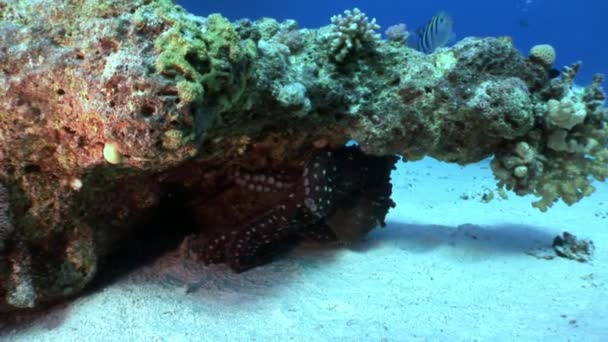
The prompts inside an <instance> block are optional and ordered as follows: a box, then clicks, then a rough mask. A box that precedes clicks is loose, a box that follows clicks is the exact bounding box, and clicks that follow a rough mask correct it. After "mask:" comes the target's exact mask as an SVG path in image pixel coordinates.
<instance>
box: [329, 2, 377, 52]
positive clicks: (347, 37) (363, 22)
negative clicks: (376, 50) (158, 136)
mask: <svg viewBox="0 0 608 342" xmlns="http://www.w3.org/2000/svg"><path fill="white" fill-rule="evenodd" d="M331 23H332V27H331V30H332V32H331V33H330V36H329V39H330V50H331V54H332V56H333V58H334V59H335V60H336V61H337V62H343V61H344V59H346V57H348V55H349V54H351V53H352V52H354V51H356V50H361V49H362V48H364V47H365V46H372V45H373V44H375V43H376V41H377V40H378V39H380V34H377V33H376V30H378V29H379V28H380V26H379V25H378V24H376V18H374V19H372V20H371V21H370V20H369V18H368V17H367V15H365V13H363V12H361V11H360V10H359V9H358V8H355V9H353V10H352V11H350V10H345V11H344V15H341V14H338V15H334V16H333V17H331Z"/></svg>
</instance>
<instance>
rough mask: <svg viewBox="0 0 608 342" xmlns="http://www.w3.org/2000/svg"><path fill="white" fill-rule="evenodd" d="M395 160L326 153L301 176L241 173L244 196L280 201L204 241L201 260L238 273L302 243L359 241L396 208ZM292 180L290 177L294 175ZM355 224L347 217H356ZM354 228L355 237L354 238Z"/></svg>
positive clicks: (353, 151) (350, 150)
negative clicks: (269, 196)
mask: <svg viewBox="0 0 608 342" xmlns="http://www.w3.org/2000/svg"><path fill="white" fill-rule="evenodd" d="M395 162H396V158H394V157H370V156H365V155H364V154H363V153H362V152H361V151H360V150H359V149H358V148H356V147H343V148H341V149H338V150H333V151H330V150H322V151H319V152H318V153H316V154H314V155H313V156H312V157H310V159H309V160H308V161H307V162H306V163H305V164H304V166H303V167H302V169H301V170H300V173H299V174H296V175H295V176H291V177H290V176H289V175H288V174H287V173H278V174H277V173H270V172H265V173H258V174H254V173H250V172H245V171H242V170H238V171H236V172H235V173H234V174H233V178H234V182H235V183H236V184H237V185H238V186H240V187H241V188H242V189H243V190H245V191H251V192H272V193H275V194H273V196H276V197H277V198H278V199H277V200H276V201H275V202H273V203H274V204H273V205H272V206H271V207H270V208H268V209H267V210H266V211H264V212H263V213H262V214H261V215H257V216H256V217H255V218H252V219H249V220H247V221H246V222H244V223H242V224H240V225H239V226H238V227H233V228H232V229H231V230H229V231H227V232H226V233H215V234H213V235H212V236H208V237H206V239H207V243H206V248H205V251H202V254H203V258H202V260H203V261H204V262H206V263H226V264H228V266H230V267H231V268H232V269H233V270H235V271H237V272H241V271H244V270H246V269H249V268H251V267H255V266H257V265H259V264H262V263H265V262H267V261H269V259H270V258H271V257H272V255H273V254H274V253H275V252H276V251H277V250H279V249H280V248H281V247H282V246H285V245H288V244H289V242H291V241H294V240H296V241H297V240H298V239H313V240H316V241H321V242H327V241H336V240H338V239H347V240H351V239H354V238H356V237H360V236H361V235H362V234H364V233H366V232H367V231H369V230H370V229H372V228H373V227H374V226H375V225H377V224H382V225H383V224H384V216H385V215H386V213H387V211H388V209H389V208H390V207H392V206H393V205H394V203H393V202H392V201H391V200H390V193H391V184H390V171H391V170H392V167H393V165H394V163H395ZM290 175H291V174H290ZM354 215H358V216H356V219H351V218H349V217H355V216H354ZM343 225H350V226H352V227H353V232H350V228H349V227H343Z"/></svg>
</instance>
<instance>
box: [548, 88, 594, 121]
mask: <svg viewBox="0 0 608 342" xmlns="http://www.w3.org/2000/svg"><path fill="white" fill-rule="evenodd" d="M586 116H587V108H586V107H585V103H584V102H583V101H582V100H581V99H580V97H578V96H576V95H574V94H569V95H567V96H564V97H563V98H562V99H561V100H559V101H558V100H555V99H551V100H549V101H547V121H548V122H549V123H550V124H552V125H553V126H555V127H558V128H564V129H567V130H569V129H572V127H574V126H575V125H578V124H580V123H582V122H583V121H584V120H585V117H586Z"/></svg>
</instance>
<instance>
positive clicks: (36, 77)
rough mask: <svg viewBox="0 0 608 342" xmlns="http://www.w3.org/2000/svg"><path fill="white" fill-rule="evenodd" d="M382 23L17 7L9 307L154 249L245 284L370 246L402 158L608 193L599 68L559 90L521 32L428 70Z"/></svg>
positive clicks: (10, 87) (0, 56) (2, 18)
mask: <svg viewBox="0 0 608 342" xmlns="http://www.w3.org/2000/svg"><path fill="white" fill-rule="evenodd" d="M43 8H53V11H44V10H42V9H43ZM32 18H35V20H33V19H32ZM378 28H379V26H378V25H377V24H376V23H375V20H369V19H368V18H367V16H366V15H365V14H364V13H362V12H361V11H359V10H357V9H353V10H352V11H346V12H345V13H344V14H343V15H338V16H335V17H334V18H332V20H331V22H330V23H329V25H328V26H326V27H322V28H320V29H299V28H298V27H297V23H296V22H295V21H293V20H287V21H284V22H281V23H279V22H277V21H275V20H273V19H270V18H264V19H260V20H257V21H251V20H240V21H237V22H230V21H228V20H227V19H226V18H224V17H222V16H221V15H219V14H212V15H209V16H207V17H197V16H194V15H192V14H189V13H187V12H186V11H185V10H183V9H182V8H181V7H179V6H176V5H175V4H173V3H172V2H171V1H169V0H135V1H127V2H125V1H122V2H121V1H110V0H102V1H98V0H96V1H93V0H82V1H67V0H66V1H50V0H39V1H35V2H32V1H25V0H16V1H5V0H0V36H1V37H3V38H4V40H3V42H2V43H1V45H0V66H1V67H0V183H1V184H2V187H0V241H1V242H2V244H3V247H2V248H0V312H9V311H13V310H17V309H23V308H29V307H39V306H43V305H45V304H48V303H52V302H54V301H57V300H62V299H64V298H66V297H69V296H72V295H74V294H77V293H79V292H80V291H82V289H84V288H85V287H86V286H87V285H89V284H90V283H91V281H92V279H94V277H95V276H96V275H98V274H104V272H107V270H108V269H109V268H111V267H112V262H111V260H113V259H112V258H118V257H117V255H120V256H121V257H120V258H119V260H120V262H121V263H122V262H125V261H127V260H128V258H126V257H123V256H122V254H120V253H119V251H122V249H120V248H124V247H120V246H125V245H126V246H129V243H133V241H136V242H137V244H138V247H145V246H144V245H145V244H141V243H140V242H139V241H140V238H141V237H142V236H144V237H147V236H153V237H155V238H157V240H161V241H164V240H165V239H163V237H165V236H173V235H176V236H177V237H176V238H175V239H166V240H167V241H182V240H183V239H184V237H185V236H188V238H187V239H186V240H185V242H184V245H185V246H186V247H187V248H186V249H187V250H189V251H191V252H192V253H194V254H195V255H198V256H199V257H200V259H201V260H202V261H204V262H208V263H227V264H228V265H229V266H231V267H232V268H233V269H235V270H237V271H243V270H245V269H248V268H250V267H254V266H256V265H259V264H261V263H264V262H267V261H269V260H270V259H271V258H272V257H273V256H274V255H275V253H276V252H278V251H280V250H283V249H284V248H285V247H286V246H290V245H291V244H293V243H297V242H298V241H300V240H302V239H316V240H322V241H325V242H327V241H340V242H345V243H351V242H354V241H357V240H358V239H359V238H361V237H362V236H363V235H364V234H366V233H367V232H368V231H369V230H370V229H372V228H374V227H375V226H378V225H382V223H383V220H384V217H385V215H386V213H387V211H388V210H389V209H390V208H391V207H392V205H393V203H392V201H391V200H390V194H391V190H392V189H391V183H390V176H389V175H390V170H391V168H392V167H393V165H394V163H395V161H396V157H395V156H397V155H398V156H400V157H402V158H403V159H405V160H408V161H415V160H418V159H421V158H423V157H425V156H430V157H433V158H436V159H438V160H441V161H445V162H453V163H459V164H467V163H472V162H477V161H480V160H483V159H485V158H488V157H492V156H493V158H494V159H493V161H492V162H491V166H492V171H493V172H494V175H495V177H496V178H497V181H498V186H499V187H501V188H503V187H504V188H506V189H509V190H512V191H514V192H515V193H516V194H518V195H526V194H533V195H535V196H537V197H539V200H538V201H537V202H535V203H534V204H533V205H534V206H535V207H537V208H539V209H540V210H543V211H545V210H547V209H548V208H549V207H550V206H551V205H553V203H555V202H556V201H558V200H562V201H564V202H565V203H567V204H573V203H575V202H577V201H579V200H581V199H582V198H583V197H585V196H588V195H590V194H591V193H592V192H593V191H594V188H593V185H592V180H593V179H595V180H598V181H603V180H604V179H605V178H606V176H608V166H607V165H608V148H607V146H608V127H607V125H606V118H607V115H606V109H605V108H604V107H603V105H604V101H605V94H604V92H603V90H602V88H601V83H602V81H603V79H602V78H601V77H600V76H596V77H595V78H594V79H593V81H592V84H591V85H589V86H587V87H586V88H583V89H579V88H577V87H575V86H574V84H573V80H574V77H575V76H576V72H577V70H578V67H579V64H573V65H572V66H568V67H565V68H564V69H563V71H562V73H561V75H559V77H554V76H555V75H554V73H553V72H552V71H551V70H550V67H551V66H550V65H547V64H550V63H548V62H549V61H550V60H551V58H548V57H550V54H545V56H548V57H547V58H545V59H544V62H541V61H540V60H539V59H538V58H536V57H524V56H522V55H521V54H520V53H519V52H518V51H517V49H515V48H514V47H513V44H512V42H511V40H510V39H509V38H507V37H500V38H465V39H463V40H462V41H460V42H458V43H456V44H455V45H454V46H452V47H450V48H445V49H440V50H438V51H437V52H436V53H434V54H432V55H427V54H421V53H418V52H417V51H414V50H412V49H410V48H408V47H406V46H405V44H402V43H401V41H402V40H403V39H401V38H400V39H397V40H392V41H384V40H382V39H380V38H379V36H378V35H377V33H376V31H377V30H378ZM400 37H401V36H400ZM351 139H352V140H356V141H357V142H358V144H359V145H358V147H345V143H347V142H348V141H349V140H351ZM315 176H316V177H315ZM5 188H6V189H10V192H7V191H5V190H4V189H5ZM9 193H10V196H9ZM7 201H8V202H7ZM162 215H166V217H165V216H162ZM159 217H160V218H161V219H159ZM7 218H10V221H7ZM7 222H9V223H8V224H10V225H8V224H7ZM152 227H155V229H156V230H152ZM254 230H255V231H254ZM216 240H217V241H216ZM125 249H126V250H129V248H125Z"/></svg>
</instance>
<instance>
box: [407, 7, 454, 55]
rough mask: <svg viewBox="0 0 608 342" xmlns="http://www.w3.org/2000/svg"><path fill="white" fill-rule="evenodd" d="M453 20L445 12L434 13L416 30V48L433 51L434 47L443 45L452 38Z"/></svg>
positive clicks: (426, 51)
mask: <svg viewBox="0 0 608 342" xmlns="http://www.w3.org/2000/svg"><path fill="white" fill-rule="evenodd" d="M453 24H454V21H453V20H452V17H450V16H449V15H448V14H447V13H445V12H443V11H442V12H439V13H437V14H435V15H434V16H433V17H432V18H431V20H429V21H428V22H427V23H426V24H425V25H424V26H422V27H420V28H418V30H416V36H417V37H418V39H417V41H416V50H418V51H421V52H424V53H433V51H435V49H437V48H439V47H442V46H445V45H446V44H447V43H448V41H449V40H450V38H452V35H453V33H452V26H453Z"/></svg>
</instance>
